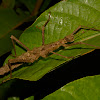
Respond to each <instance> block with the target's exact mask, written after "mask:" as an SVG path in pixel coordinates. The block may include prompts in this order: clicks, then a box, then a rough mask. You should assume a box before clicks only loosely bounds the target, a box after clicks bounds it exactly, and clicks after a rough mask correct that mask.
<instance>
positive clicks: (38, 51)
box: [0, 14, 100, 78]
mask: <svg viewBox="0 0 100 100" xmlns="http://www.w3.org/2000/svg"><path fill="white" fill-rule="evenodd" d="M49 20H50V14H49V18H48V20H47V21H46V23H45V24H44V25H43V27H42V46H41V47H37V48H34V49H33V50H30V49H29V48H28V47H26V46H25V45H24V44H23V43H21V42H20V41H19V40H18V39H17V38H16V37H14V36H13V35H12V36H11V40H12V43H13V46H14V40H15V41H16V42H18V43H19V44H21V45H22V46H23V47H24V48H25V49H26V50H27V52H25V53H23V54H22V55H20V56H18V57H16V58H14V59H9V60H8V64H7V66H8V68H9V69H8V71H9V70H10V78H11V77H12V69H14V68H12V65H17V63H20V64H19V65H18V66H20V65H21V64H23V63H33V62H34V61H36V60H38V58H39V57H43V58H46V57H47V55H48V54H49V53H52V54H56V55H58V56H62V57H64V58H72V57H66V56H63V55H60V54H57V53H56V52H54V51H55V50H56V49H58V48H59V47H61V46H63V47H67V46H71V45H76V44H85V43H83V42H76V43H74V35H75V34H77V32H78V31H79V30H81V29H86V30H94V31H100V30H98V29H94V28H88V27H84V26H79V27H78V28H77V29H76V30H75V31H74V32H73V33H72V34H70V35H68V36H65V37H64V38H63V39H61V40H59V41H57V42H54V43H50V44H46V45H45V44H44V30H45V26H46V25H47V24H48V22H49ZM69 42H70V44H67V43H69ZM86 45H88V44H86ZM14 51H15V56H16V50H15V46H14ZM18 66H17V67H18ZM8 71H4V72H3V70H2V67H1V68H0V75H4V74H5V73H7V72H8Z"/></svg>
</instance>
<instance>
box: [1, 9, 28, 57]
mask: <svg viewBox="0 0 100 100" xmlns="http://www.w3.org/2000/svg"><path fill="white" fill-rule="evenodd" d="M26 17H27V15H25V14H21V15H20V14H19V15H17V13H16V12H15V11H14V10H13V9H8V8H5V9H0V56H2V55H3V54H5V53H6V52H8V51H10V50H11V49H12V43H11V39H10V36H11V34H13V35H14V36H17V37H19V34H20V33H21V32H22V31H20V30H17V29H16V30H14V29H15V28H16V27H17V26H18V25H19V24H20V23H22V22H23V20H24V19H25V18H26Z"/></svg>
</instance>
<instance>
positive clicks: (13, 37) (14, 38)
mask: <svg viewBox="0 0 100 100" xmlns="http://www.w3.org/2000/svg"><path fill="white" fill-rule="evenodd" d="M10 38H11V40H12V43H13V47H14V52H15V57H16V49H15V44H14V40H15V41H16V42H17V43H19V44H21V45H22V46H23V47H24V48H25V49H26V50H27V51H29V50H30V49H29V48H28V47H26V46H25V45H24V44H23V43H22V42H21V41H19V40H18V39H17V38H16V37H15V36H13V35H11V37H10Z"/></svg>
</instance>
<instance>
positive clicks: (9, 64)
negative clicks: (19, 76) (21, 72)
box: [8, 60, 12, 79]
mask: <svg viewBox="0 0 100 100" xmlns="http://www.w3.org/2000/svg"><path fill="white" fill-rule="evenodd" d="M8 66H9V69H10V79H11V78H12V69H11V63H10V62H9V60H8Z"/></svg>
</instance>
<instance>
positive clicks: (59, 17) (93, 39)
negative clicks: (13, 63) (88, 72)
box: [2, 0, 100, 81]
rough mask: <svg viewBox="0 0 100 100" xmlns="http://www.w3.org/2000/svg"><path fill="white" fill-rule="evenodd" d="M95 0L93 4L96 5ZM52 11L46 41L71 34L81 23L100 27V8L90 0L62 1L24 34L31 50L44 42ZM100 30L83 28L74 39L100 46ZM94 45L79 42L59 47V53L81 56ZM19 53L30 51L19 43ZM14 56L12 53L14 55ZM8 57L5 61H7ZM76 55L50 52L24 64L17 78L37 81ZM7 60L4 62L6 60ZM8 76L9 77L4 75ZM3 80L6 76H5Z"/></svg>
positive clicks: (42, 15)
mask: <svg viewBox="0 0 100 100" xmlns="http://www.w3.org/2000/svg"><path fill="white" fill-rule="evenodd" d="M92 3H94V2H91V5H93V4H92ZM49 12H51V18H50V22H49V23H48V24H47V26H46V28H45V44H49V43H52V42H55V41H58V40H60V39H62V38H64V37H65V36H67V35H69V34H71V33H72V32H73V31H74V30H75V29H76V28H78V27H79V26H80V25H83V26H87V27H89V28H96V29H100V18H99V17H100V12H99V10H97V9H95V8H94V6H90V5H87V3H82V2H76V0H75V1H73V2H72V1H61V2H59V3H58V4H56V5H54V6H53V7H51V8H50V9H48V10H47V11H45V12H44V13H43V14H41V16H39V18H38V19H37V20H36V21H35V22H34V23H33V24H32V25H31V26H30V27H29V28H27V29H26V30H25V31H24V32H23V34H22V35H21V37H20V41H21V42H22V43H24V44H25V45H26V46H27V47H29V48H30V49H31V50H32V49H33V48H35V47H40V46H41V45H42V29H41V28H42V26H43V25H44V23H45V22H46V21H47V19H48V16H49V15H48V14H49ZM99 40H100V32H98V31H92V30H84V29H83V30H81V31H80V32H78V34H76V35H75V40H74V42H78V41H82V42H85V43H87V44H91V45H95V46H100V42H98V41H99ZM94 49H95V48H94V47H92V46H88V45H84V44H78V45H74V46H71V47H67V48H65V49H60V50H59V51H57V53H58V54H61V55H64V56H67V57H77V56H79V55H83V54H86V53H88V52H91V51H93V50H94ZM16 52H17V56H18V55H21V54H23V53H24V52H26V51H25V50H23V49H22V48H20V47H19V46H18V45H16ZM10 58H12V57H8V58H7V60H8V59H10ZM7 60H6V62H5V63H7ZM70 60H72V59H65V58H62V57H61V56H58V55H50V56H48V57H47V58H44V59H43V58H40V59H39V60H38V61H36V62H34V63H32V64H27V65H22V66H20V67H19V69H18V70H16V71H14V72H13V78H19V79H24V80H30V81H37V80H39V79H40V78H41V77H43V76H44V75H45V74H46V73H48V72H50V71H51V70H54V69H55V68H57V67H59V66H60V65H61V64H63V63H65V62H67V61H70ZM5 63H4V64H5ZM4 78H6V77H4ZM2 80H3V79H2Z"/></svg>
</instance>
